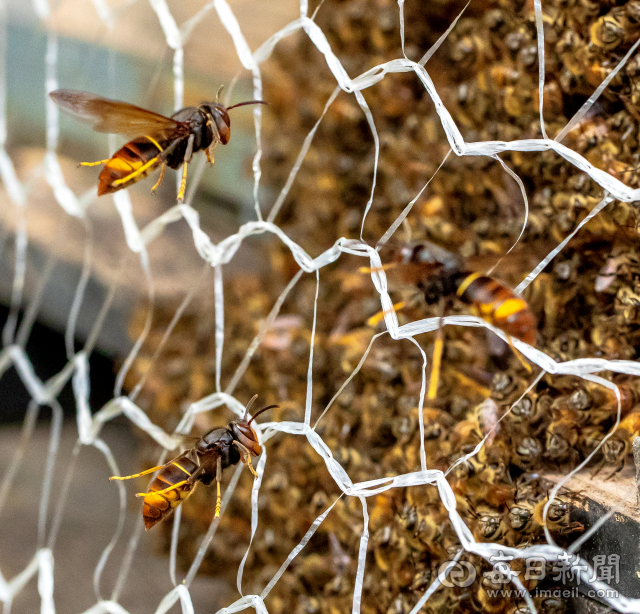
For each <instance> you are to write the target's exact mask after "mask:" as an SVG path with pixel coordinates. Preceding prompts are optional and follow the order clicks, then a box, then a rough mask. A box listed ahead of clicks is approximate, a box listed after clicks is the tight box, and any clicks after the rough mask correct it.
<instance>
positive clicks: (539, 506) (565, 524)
mask: <svg viewBox="0 0 640 614" xmlns="http://www.w3.org/2000/svg"><path fill="white" fill-rule="evenodd" d="M566 496H568V497H569V498H570V499H571V500H573V499H574V498H575V495H571V494H568V495H564V496H560V495H559V494H558V495H556V496H555V497H554V498H553V499H552V500H551V503H550V504H549V509H548V511H547V519H546V520H547V522H546V525H547V528H548V529H549V531H552V532H557V533H561V534H563V535H567V534H569V533H573V532H574V531H583V530H584V525H583V524H582V523H580V522H571V515H570V513H571V505H572V501H567V499H566V498H565V497H566ZM548 500H549V497H548V495H547V496H546V497H544V499H541V500H540V501H538V503H536V506H535V507H534V508H533V519H534V521H535V522H536V523H537V524H538V525H540V526H544V524H545V523H544V522H543V513H544V506H545V505H546V504H547V501H548Z"/></svg>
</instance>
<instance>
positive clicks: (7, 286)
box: [0, 0, 299, 613]
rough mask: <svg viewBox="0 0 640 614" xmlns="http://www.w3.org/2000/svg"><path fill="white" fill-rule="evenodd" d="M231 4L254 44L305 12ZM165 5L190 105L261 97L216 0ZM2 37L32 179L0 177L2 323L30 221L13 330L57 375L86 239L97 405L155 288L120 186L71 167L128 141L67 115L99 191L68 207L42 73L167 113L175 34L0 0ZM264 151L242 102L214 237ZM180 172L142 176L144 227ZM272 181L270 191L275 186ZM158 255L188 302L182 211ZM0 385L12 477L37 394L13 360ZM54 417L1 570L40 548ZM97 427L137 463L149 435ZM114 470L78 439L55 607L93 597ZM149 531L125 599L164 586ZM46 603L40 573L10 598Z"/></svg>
mask: <svg viewBox="0 0 640 614" xmlns="http://www.w3.org/2000/svg"><path fill="white" fill-rule="evenodd" d="M160 4H161V3H156V4H155V7H156V8H157V7H159V6H160ZM162 4H163V3H162ZM229 5H230V6H231V8H232V10H233V11H234V13H235V15H236V17H237V19H238V21H239V23H240V27H241V28H242V31H243V33H244V35H245V37H246V39H247V42H248V44H249V46H250V47H251V49H252V50H255V49H256V48H257V47H258V46H259V45H260V44H261V43H263V42H264V41H265V40H266V39H267V38H268V36H270V35H271V34H273V33H274V32H276V31H277V30H279V29H280V28H281V27H282V26H284V25H285V24H286V23H288V22H289V21H291V20H292V19H295V18H296V17H297V16H298V14H299V5H298V4H297V2H295V0H292V1H291V2H277V3H265V2H259V1H255V0H251V1H247V0H239V1H234V0H232V1H231V2H229ZM167 7H168V9H169V11H170V13H171V15H172V16H173V18H174V19H175V22H176V23H177V24H178V26H180V25H185V27H187V28H188V27H193V31H192V33H191V36H190V38H189V40H188V42H187V44H186V45H185V48H184V58H183V61H184V104H183V105H182V106H188V105H197V104H199V103H200V102H203V101H211V100H214V99H215V96H216V92H217V91H218V88H219V86H220V85H226V86H227V88H228V87H229V86H230V85H231V83H232V81H233V82H234V84H235V85H234V89H233V93H232V103H235V102H240V101H243V100H248V99H251V98H253V88H252V82H251V78H250V76H248V75H247V72H246V71H245V70H244V69H243V68H242V65H241V63H240V61H239V59H238V56H237V54H236V52H235V48H234V45H233V42H232V39H231V37H230V36H229V34H228V33H227V31H226V30H225V29H224V27H223V26H222V24H221V22H220V20H219V18H218V16H217V13H216V11H215V10H213V7H212V4H211V3H207V2H203V1H200V0H178V1H170V2H168V3H167ZM160 8H161V7H160ZM190 20H191V21H190ZM0 46H1V48H2V51H3V53H2V54H0V91H1V92H2V103H3V105H4V109H3V110H2V111H0V112H1V113H2V118H3V121H2V125H3V127H4V128H6V141H5V143H4V146H5V148H6V151H7V153H8V154H9V157H10V160H11V162H12V164H13V166H14V168H15V173H16V175H17V177H18V179H19V180H20V181H21V182H24V185H25V188H26V190H27V206H26V207H24V209H20V208H18V207H16V206H15V205H14V204H12V202H11V200H10V199H9V197H8V195H7V192H6V185H5V184H4V182H0V198H1V201H2V205H0V304H1V306H0V325H2V326H5V325H6V323H7V322H8V321H9V319H10V318H9V306H10V305H11V300H12V298H11V297H12V292H15V290H14V289H13V288H14V279H15V271H16V238H15V237H16V235H15V233H16V229H17V228H18V227H20V225H21V224H25V225H26V229H27V237H28V244H27V247H26V260H25V266H26V274H25V276H24V287H23V288H22V299H21V301H19V305H17V307H18V310H17V311H16V313H17V315H18V331H22V333H20V332H18V343H20V342H25V344H26V345H25V347H26V353H27V355H28V356H29V359H30V360H31V361H32V364H33V368H34V371H35V374H36V375H37V376H38V377H39V378H40V379H41V380H43V381H46V380H47V379H49V378H50V377H52V376H54V375H55V374H57V373H59V372H60V370H61V369H62V368H63V367H64V365H65V364H66V363H67V360H68V358H67V354H66V352H65V341H64V332H65V330H66V328H67V323H68V318H69V312H70V308H71V304H72V302H73V297H74V294H75V292H76V289H77V285H78V282H79V280H80V278H81V272H82V267H83V262H84V259H85V250H86V248H87V245H88V241H90V242H91V250H92V255H91V267H90V270H89V276H88V280H87V288H86V293H85V295H84V300H83V303H82V308H81V309H80V310H79V317H78V320H77V327H76V330H75V332H76V338H75V346H76V348H77V349H79V348H80V347H81V346H82V344H84V342H86V340H87V336H88V334H89V332H90V330H91V328H92V326H93V325H94V324H95V321H96V318H97V317H98V313H99V311H100V308H101V307H102V306H103V304H104V302H105V300H106V297H107V295H108V292H109V288H110V287H111V285H112V284H114V283H116V281H117V284H118V290H117V292H116V295H115V298H114V301H113V303H112V305H111V308H110V309H109V311H108V313H107V315H106V319H105V322H104V325H103V326H102V328H101V330H100V333H99V336H98V340H97V344H96V351H94V352H93V353H92V355H91V357H90V369H91V396H90V403H91V408H92V411H93V412H95V411H97V410H98V409H100V408H101V407H102V406H103V405H104V404H105V403H106V402H107V401H108V400H109V399H111V398H112V397H113V394H114V384H115V374H116V372H117V370H118V368H119V367H120V366H121V365H122V361H123V360H124V358H125V357H126V355H127V354H128V352H129V351H130V349H131V347H132V345H133V341H134V340H135V339H132V338H131V337H130V335H129V333H128V328H129V321H130V320H131V318H132V315H133V313H134V311H135V309H136V308H137V307H140V305H143V308H144V309H146V308H147V306H148V304H149V303H148V294H147V293H148V287H147V284H146V283H144V282H142V283H141V277H142V276H143V272H142V269H141V267H140V264H139V260H138V259H137V257H136V256H135V255H133V254H131V253H130V252H129V249H128V247H127V244H126V241H125V237H124V233H123V229H122V223H121V220H120V217H119V215H118V213H117V211H116V208H115V207H114V205H113V200H112V199H111V198H110V197H107V198H102V199H96V198H95V197H94V198H91V195H92V194H93V195H95V191H96V186H97V177H98V174H99V169H97V168H89V169H79V168H77V164H78V162H80V161H93V160H98V159H103V158H106V157H108V156H109V155H110V154H111V153H113V152H114V151H115V150H116V149H117V148H118V147H120V146H121V145H122V144H123V143H124V142H125V139H124V138H123V137H117V138H114V137H111V138H109V137H108V136H107V135H104V134H97V133H95V132H93V131H92V130H91V129H90V127H89V126H88V125H86V124H83V123H81V122H78V121H77V120H75V119H74V118H72V117H69V116H66V115H64V114H62V116H61V118H60V125H61V128H60V139H59V143H58V147H57V159H58V161H59V163H60V165H61V168H62V173H63V176H64V179H65V182H66V184H67V186H68V187H69V188H70V189H71V190H73V192H74V193H75V194H76V195H77V196H81V195H84V196H85V198H87V199H90V200H91V201H92V202H91V205H90V207H89V210H88V218H87V221H86V222H85V221H82V220H79V219H77V218H72V217H70V216H69V215H67V214H66V213H65V212H64V210H63V209H62V208H61V207H60V206H59V204H58V203H57V202H56V200H55V198H54V196H53V193H52V190H51V188H50V187H49V185H48V184H47V182H46V180H45V178H44V172H43V168H42V162H43V158H44V155H45V153H46V110H45V100H46V99H45V94H46V91H45V90H46V88H47V87H49V86H48V85H47V81H46V75H47V70H49V71H50V72H49V76H51V75H52V74H55V77H56V79H57V87H59V88H69V89H77V90H86V91H89V92H93V93H96V94H99V95H102V96H105V97H109V98H114V99H118V100H123V101H127V102H130V103H133V104H136V105H139V106H143V107H145V108H148V109H151V110H153V111H156V112H158V113H162V114H165V115H171V114H172V113H173V112H174V111H175V106H174V103H175V92H174V51H173V50H172V49H171V48H169V46H168V45H167V41H166V36H165V33H164V32H163V30H162V28H161V26H160V22H159V18H158V15H157V14H156V12H155V11H154V9H153V8H152V6H151V5H150V4H149V3H148V2H144V1H135V0H134V1H130V0H124V1H120V0H106V1H105V2H101V1H99V2H90V1H86V0H71V1H67V0H61V1H53V2H35V3H28V2H21V1H19V0H8V1H7V2H3V5H2V7H1V8H0ZM47 62H49V68H48V64H47ZM51 71H53V72H51ZM255 149H256V143H255V132H254V125H253V114H252V111H251V108H250V107H247V109H244V110H241V111H240V112H234V113H232V139H231V141H230V143H229V144H228V146H227V147H224V148H218V150H217V152H216V154H217V155H216V163H215V165H214V167H212V168H211V167H207V168H206V169H205V171H204V174H203V175H202V180H201V182H200V185H199V189H198V196H197V201H198V204H197V209H198V212H199V214H200V216H201V218H200V221H201V226H202V228H203V229H204V230H205V231H206V232H207V233H208V234H209V236H211V237H212V240H213V241H214V242H217V241H219V240H221V239H222V238H224V237H226V236H228V235H229V234H232V233H233V232H235V231H236V230H237V228H238V226H239V225H240V224H241V223H243V222H245V221H247V220H248V219H250V218H251V219H253V218H254V217H255V212H254V208H253V195H252V192H253V175H252V172H251V159H252V157H253V155H254V153H255ZM193 168H195V165H193V166H192V174H191V177H190V178H191V179H193V177H194V176H195V173H194V171H193ZM174 176H175V173H173V172H172V171H169V173H168V174H167V178H166V180H165V183H164V185H163V186H162V187H161V189H160V190H159V191H158V193H157V194H156V195H155V196H153V195H152V194H151V193H150V188H151V185H152V183H148V182H143V183H141V184H138V185H136V186H134V189H133V191H132V198H133V201H134V218H135V219H136V222H137V224H138V226H139V227H140V228H142V227H144V225H145V224H146V223H148V222H149V221H151V220H153V219H154V218H156V217H158V216H159V215H160V214H161V213H163V212H164V211H165V210H167V209H168V208H169V207H171V206H172V205H173V204H175V193H176V182H175V178H174ZM264 185H265V184H264V183H263V188H262V190H263V191H262V194H261V196H262V197H263V198H264V197H265V196H267V195H268V188H265V187H264ZM261 249H262V248H261V246H260V245H259V244H255V245H254V247H253V248H252V249H243V250H242V251H241V254H240V257H239V258H235V259H234V261H233V264H232V265H231V266H230V267H229V269H230V270H232V271H233V270H234V269H235V270H237V271H241V270H243V269H244V268H245V267H249V268H254V269H256V268H257V269H259V268H260V265H257V264H256V262H259V260H258V259H256V255H257V254H259V253H260V251H261ZM149 258H150V269H151V271H152V275H153V278H154V289H155V300H156V301H157V302H158V304H173V303H177V302H179V301H181V300H182V299H183V298H184V295H185V293H186V292H187V291H188V290H189V289H190V288H191V285H192V283H193V280H194V278H195V277H196V276H199V275H201V273H202V268H203V264H202V261H201V259H200V257H199V256H198V254H197V252H196V251H195V249H194V248H193V239H192V236H191V232H190V230H189V229H188V227H187V225H186V224H185V223H184V222H182V223H176V224H171V225H169V227H167V229H166V231H165V233H164V234H163V235H162V237H161V238H160V240H159V241H157V242H154V244H153V245H152V246H151V248H150V250H149ZM123 260H124V264H123ZM29 305H32V309H33V311H34V313H33V314H32V315H33V316H34V317H35V320H36V323H35V325H34V327H33V329H32V330H30V327H31V322H32V318H31V315H27V316H26V317H25V311H26V310H27V308H28V306H29ZM29 332H30V334H29ZM5 340H6V338H5ZM5 345H7V344H6V342H5ZM0 390H1V391H2V392H1V393H0V398H1V401H0V475H1V476H2V477H3V478H5V479H6V478H7V475H8V470H9V468H10V467H11V466H12V463H13V462H14V460H15V454H16V451H18V450H20V449H21V448H20V446H19V444H20V441H21V433H22V427H21V425H22V422H23V420H24V419H25V415H26V412H27V407H28V406H29V403H30V401H31V396H30V394H29V393H28V391H27V390H26V389H25V387H24V385H23V384H22V381H21V380H20V377H19V376H18V374H17V372H16V371H15V369H14V368H12V367H11V368H9V369H7V370H4V372H3V373H2V375H1V376H0ZM59 401H60V406H61V409H62V411H63V412H64V415H65V420H64V422H63V426H62V435H61V440H60V444H59V445H60V449H59V451H58V456H57V462H56V465H55V469H54V474H53V492H54V500H55V498H56V497H55V495H56V494H57V493H58V489H59V488H60V487H61V484H62V481H63V477H64V475H65V473H66V471H67V468H68V466H69V463H70V461H71V459H72V458H73V457H72V450H73V446H74V444H75V442H76V439H77V427H76V425H75V415H76V405H75V400H74V397H73V392H72V390H71V385H70V383H69V384H67V385H66V386H65V388H64V390H63V391H62V393H61V395H60V396H59ZM50 420H51V410H50V409H49V408H48V407H46V406H45V407H43V408H42V409H41V411H40V412H39V415H38V418H37V426H36V428H35V432H34V434H33V436H32V438H31V439H30V441H29V443H28V445H27V446H26V448H24V452H25V455H26V458H27V462H25V463H23V464H22V465H21V467H20V468H19V471H18V473H17V476H16V479H15V481H13V482H11V487H10V491H9V492H8V493H5V495H7V500H6V502H5V504H4V506H2V523H0V524H1V528H0V544H2V545H1V546H0V569H1V571H2V574H3V576H4V578H6V579H7V580H9V579H11V578H13V577H14V576H15V575H16V574H18V573H19V572H21V571H22V570H23V569H24V568H25V566H26V565H27V563H28V562H29V560H30V559H31V557H32V556H33V554H34V553H35V551H36V543H37V529H36V527H37V517H38V509H39V505H40V501H41V491H42V477H43V472H44V469H45V466H46V464H47V461H46V458H47V457H46V455H47V450H48V447H49V433H50V428H51V422H50ZM104 438H105V441H106V442H107V443H108V444H109V446H111V448H112V450H113V453H114V455H115V457H116V458H117V459H118V463H119V466H120V468H121V471H122V472H123V473H124V474H126V473H134V472H136V471H138V470H140V463H141V462H142V459H141V457H140V455H139V444H140V440H139V439H138V438H136V437H135V436H134V435H133V433H132V427H131V424H130V422H129V421H128V420H125V419H116V420H115V421H114V422H113V423H109V424H108V425H107V426H106V428H105V430H104ZM110 474H111V472H110V471H109V469H108V466H107V465H106V463H105V459H104V457H103V456H102V455H101V454H100V453H98V452H97V451H96V450H95V449H94V448H83V450H82V452H81V453H80V455H79V459H78V467H77V470H76V472H75V473H74V476H75V477H74V480H73V485H72V488H71V494H70V498H69V504H68V507H67V510H66V513H65V521H64V522H63V524H62V527H61V532H60V537H59V539H58V541H57V546H56V550H55V557H56V559H55V560H56V564H55V582H56V587H55V593H56V606H57V608H58V611H62V612H80V611H83V610H84V609H86V608H88V607H90V606H91V605H92V604H94V603H95V599H96V598H95V595H94V591H93V588H92V576H93V569H94V567H95V565H96V564H97V562H98V559H99V557H100V554H101V553H102V551H103V549H104V548H105V546H106V545H107V543H108V542H109V540H110V539H111V537H112V535H113V532H114V530H115V527H116V522H117V518H118V509H119V508H118V497H117V491H116V489H115V487H114V485H113V484H112V483H109V482H108V481H107V477H108V476H109V475H110ZM128 494H129V495H131V499H132V501H128V504H130V509H129V514H128V517H127V525H126V526H127V530H129V529H130V527H132V526H133V525H134V523H135V522H137V521H139V513H140V511H139V505H138V504H139V501H138V500H135V499H133V493H132V492H131V489H129V490H128ZM145 537H147V536H145ZM150 537H151V539H150V540H145V539H143V543H142V548H141V551H139V554H138V555H137V558H136V561H135V563H134V565H135V570H136V577H137V578H138V581H137V582H136V583H135V584H132V583H129V584H127V585H126V586H125V588H124V592H123V595H122V598H121V600H120V602H121V603H122V604H123V605H124V607H126V608H129V609H130V610H131V611H132V612H151V611H153V610H155V608H156V607H157V603H158V601H159V599H160V598H161V597H162V595H164V594H165V593H166V592H167V591H168V590H169V589H170V583H169V582H170V580H169V577H168V565H167V559H166V557H157V556H154V551H155V550H156V549H157V548H158V546H159V544H158V539H157V537H156V538H155V540H154V536H150ZM123 553H124V544H123V540H121V541H120V543H119V544H118V547H117V548H116V551H114V553H113V555H112V557H113V558H112V559H111V561H112V562H113V561H114V560H115V561H118V560H120V559H121V557H122V555H123ZM116 577H117V565H116V566H114V565H112V566H108V568H107V571H106V573H105V576H104V578H105V580H104V583H103V586H104V587H105V588H104V589H103V591H104V592H105V593H110V591H111V589H112V587H113V585H114V583H115V582H116ZM229 590H230V589H229V587H228V585H227V584H226V583H220V582H216V581H214V580H211V579H209V581H208V582H207V581H201V580H200V579H199V578H198V579H197V580H196V582H195V584H194V588H193V593H192V595H193V597H194V603H195V605H196V609H197V611H203V612H204V611H215V610H216V609H217V608H218V607H219V606H222V605H223V604H224V603H225V600H226V601H227V602H228V601H229V599H230V595H229ZM225 591H226V592H225ZM39 608H40V598H39V596H38V591H37V586H36V581H35V580H33V581H32V582H31V583H30V584H29V585H28V586H27V587H26V588H25V589H24V590H23V591H22V592H20V594H19V595H18V596H17V597H16V599H15V601H14V603H13V609H12V611H13V612H16V613H20V612H25V613H26V612H34V611H38V610H39Z"/></svg>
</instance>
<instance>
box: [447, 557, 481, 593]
mask: <svg viewBox="0 0 640 614" xmlns="http://www.w3.org/2000/svg"><path fill="white" fill-rule="evenodd" d="M450 564H451V561H449V562H445V563H442V565H440V567H439V568H438V575H440V574H442V573H444V572H445V571H446V569H447V565H450ZM475 580H476V569H475V567H474V566H473V565H472V564H471V563H469V561H456V562H455V563H454V564H453V565H452V566H451V569H450V570H449V573H448V574H447V575H446V576H445V578H444V580H442V585H443V586H446V587H447V588H452V587H454V586H459V587H462V588H466V587H467V586H471V585H472V584H473V583H474V582H475Z"/></svg>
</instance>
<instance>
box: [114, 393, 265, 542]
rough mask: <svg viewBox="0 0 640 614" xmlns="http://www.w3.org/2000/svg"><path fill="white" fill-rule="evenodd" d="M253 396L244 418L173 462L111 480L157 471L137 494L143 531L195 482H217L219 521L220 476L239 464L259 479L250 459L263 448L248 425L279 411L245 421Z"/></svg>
mask: <svg viewBox="0 0 640 614" xmlns="http://www.w3.org/2000/svg"><path fill="white" fill-rule="evenodd" d="M257 396H258V395H255V396H254V397H253V398H252V399H251V400H250V401H249V403H248V404H247V407H246V409H245V412H244V416H243V417H242V418H239V419H238V420H232V421H231V422H229V424H228V425H227V427H226V428H215V429H212V430H210V431H209V432H208V433H206V434H205V435H204V436H203V437H201V438H200V439H199V440H198V442H197V443H196V445H195V446H194V447H193V448H191V449H189V450H186V451H185V452H183V453H182V454H180V455H179V456H176V458H174V459H173V460H170V461H169V462H167V463H165V464H164V465H160V466H158V467H152V468H151V469H147V470H146V471H143V472H142V473H135V474H133V475H127V476H118V475H114V476H112V477H110V478H109V479H110V480H130V479H131V478H137V477H140V476H143V475H147V474H149V473H153V472H154V471H158V475H156V477H155V479H154V480H153V482H151V485H150V486H149V490H148V491H147V492H146V493H144V492H142V493H138V494H137V495H136V497H144V504H143V506H142V518H143V519H144V527H145V530H147V531H148V530H149V529H150V528H151V527H153V526H155V525H156V524H157V523H158V522H160V521H161V520H164V519H165V518H167V516H169V515H170V514H171V512H173V510H174V509H175V508H176V507H178V506H179V505H180V504H181V503H182V502H183V501H184V500H185V499H187V498H188V497H189V495H190V494H191V493H192V492H193V491H194V490H195V487H196V485H197V484H198V482H202V483H203V484H204V485H205V486H209V485H210V484H211V483H212V482H213V480H215V481H216V486H217V498H216V511H215V517H216V518H219V517H220V505H221V496H220V482H221V481H222V472H223V471H224V470H225V469H226V468H227V467H229V466H230V465H237V464H238V462H239V461H242V462H243V463H244V464H245V465H246V466H247V467H248V468H249V470H250V471H251V473H252V474H253V475H254V477H258V476H257V474H256V472H255V469H254V468H253V465H252V464H251V457H252V456H259V455H260V454H261V453H262V448H261V447H260V444H259V443H258V435H257V434H256V432H255V431H254V430H253V428H252V427H251V423H252V422H253V421H254V420H255V419H256V418H257V417H258V416H259V415H260V414H261V413H263V412H265V411H267V410H268V409H273V408H275V407H278V405H269V406H268V407H263V408H262V409H261V410H260V411H258V412H257V413H256V414H255V415H254V416H253V417H252V418H251V420H246V416H247V412H248V411H249V408H250V407H251V405H252V403H253V401H254V400H255V399H256V398H257Z"/></svg>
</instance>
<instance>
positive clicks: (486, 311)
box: [396, 241, 536, 345]
mask: <svg viewBox="0 0 640 614" xmlns="http://www.w3.org/2000/svg"><path fill="white" fill-rule="evenodd" d="M396 261H397V262H398V263H399V264H400V265H401V267H400V270H401V271H402V274H403V276H404V278H405V280H406V281H408V282H410V283H414V284H416V285H417V286H418V288H420V290H421V291H422V292H424V296H425V299H426V301H427V303H429V304H434V303H437V302H438V301H439V300H440V299H441V298H443V297H445V298H448V297H451V296H456V297H457V298H459V299H460V300H461V301H462V302H463V303H466V304H467V305H471V307H472V308H473V310H474V311H475V312H476V313H477V314H478V316H480V317H481V318H483V319H484V320H486V321H487V322H489V323H490V324H493V326H495V327H496V328H499V329H500V330H503V331H504V332H505V333H507V335H510V336H511V337H515V338H516V339H520V341H524V342H525V343H528V344H529V345H535V342H536V319H535V317H534V315H533V314H532V313H531V310H530V309H529V306H528V305H527V303H526V301H525V300H524V299H522V298H521V297H519V296H518V295H517V294H516V293H515V292H514V291H513V290H510V289H509V288H507V287H506V286H504V285H503V284H502V283H500V282H499V281H497V280H495V279H493V277H489V276H488V275H484V274H482V273H474V272H472V271H469V270H467V269H466V267H465V265H464V262H463V260H462V258H460V257H459V256H457V255H456V254H453V253H451V252H449V251H447V250H446V249H444V248H442V247H440V246H438V245H435V244H433V243H430V242H428V241H425V242H423V243H419V244H413V243H404V244H401V245H400V246H398V247H396Z"/></svg>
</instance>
